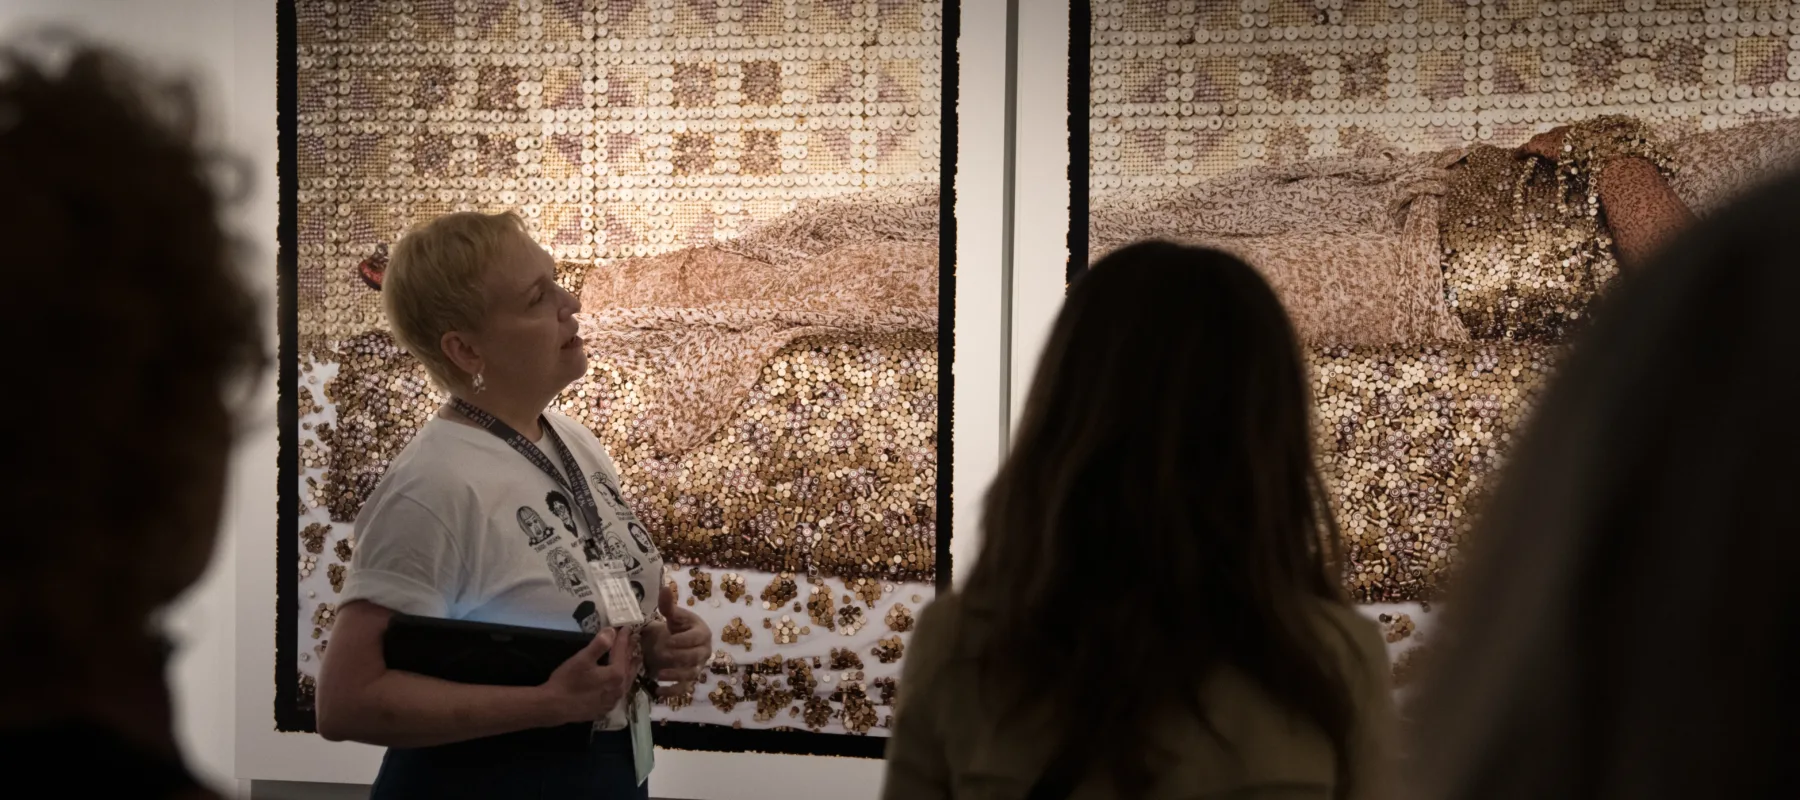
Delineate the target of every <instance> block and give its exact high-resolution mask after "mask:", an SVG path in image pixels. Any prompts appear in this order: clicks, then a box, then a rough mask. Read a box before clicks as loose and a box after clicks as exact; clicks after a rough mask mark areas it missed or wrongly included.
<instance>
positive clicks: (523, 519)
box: [515, 506, 556, 551]
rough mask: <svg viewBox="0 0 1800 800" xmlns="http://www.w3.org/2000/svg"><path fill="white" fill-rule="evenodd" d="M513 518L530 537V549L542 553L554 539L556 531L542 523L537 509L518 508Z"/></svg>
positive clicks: (529, 507) (542, 519) (542, 520)
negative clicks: (515, 518)
mask: <svg viewBox="0 0 1800 800" xmlns="http://www.w3.org/2000/svg"><path fill="white" fill-rule="evenodd" d="M515 516H516V517H517V518H518V520H519V527H520V528H521V529H522V530H524V531H525V535H526V536H528V537H530V540H531V541H530V544H531V549H533V550H538V551H542V550H543V549H544V548H545V547H546V546H548V545H549V543H550V542H551V540H553V539H555V538H556V529H555V528H552V527H550V526H549V525H547V524H545V523H544V518H543V517H541V516H539V515H538V512H537V509H534V508H532V507H531V506H519V511H518V513H517V514H516V515H515Z"/></svg>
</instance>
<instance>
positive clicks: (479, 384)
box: [470, 372, 487, 394]
mask: <svg viewBox="0 0 1800 800" xmlns="http://www.w3.org/2000/svg"><path fill="white" fill-rule="evenodd" d="M470 384H471V385H473V386H474V387H475V393H476V394H481V393H482V391H484V390H486V389H487V378H483V377H481V373H479V372H477V373H475V379H474V380H472V381H470Z"/></svg>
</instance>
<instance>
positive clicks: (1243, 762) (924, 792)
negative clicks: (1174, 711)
mask: <svg viewBox="0 0 1800 800" xmlns="http://www.w3.org/2000/svg"><path fill="white" fill-rule="evenodd" d="M1322 606H1323V607H1324V609H1325V611H1324V613H1323V614H1321V620H1322V621H1323V622H1325V623H1327V624H1325V625H1322V626H1321V629H1322V630H1321V635H1323V636H1324V637H1325V638H1326V640H1327V641H1329V642H1332V643H1333V644H1332V646H1331V649H1332V651H1333V652H1336V653H1338V654H1339V656H1340V657H1341V659H1342V662H1341V663H1342V665H1343V667H1344V668H1345V669H1346V674H1347V675H1348V676H1349V677H1350V679H1351V685H1352V691H1353V692H1354V693H1355V695H1356V702H1357V709H1358V720H1357V727H1356V729H1355V732H1354V735H1353V740H1352V742H1351V752H1350V753H1349V754H1348V756H1349V758H1350V759H1351V763H1352V775H1353V779H1354V781H1355V784H1354V793H1353V795H1352V797H1353V798H1355V800H1376V799H1377V798H1387V797H1391V795H1390V794H1388V791H1389V787H1390V783H1389V780H1390V779H1389V777H1388V773H1389V771H1390V770H1391V764H1390V761H1391V759H1392V754H1393V749H1392V747H1393V737H1392V725H1393V720H1392V714H1393V710H1392V702H1391V699H1390V698H1389V689H1388V678H1387V676H1388V662H1387V654H1386V645H1385V643H1384V642H1383V641H1382V637H1381V635H1380V631H1379V629H1378V628H1377V627H1376V625H1375V624H1374V622H1373V621H1371V620H1368V619H1366V618H1363V617H1362V616H1361V615H1359V614H1357V613H1356V611H1355V610H1354V609H1352V608H1348V607H1345V606H1341V605H1337V604H1322ZM983 616H984V615H983V614H982V613H981V612H980V611H979V610H978V609H970V608H969V607H968V605H967V604H966V602H965V601H964V599H963V598H961V597H960V596H958V595H956V594H954V593H947V594H945V595H942V596H940V597H939V599H938V600H937V601H936V602H935V603H933V604H932V605H931V606H929V607H928V608H927V609H926V610H925V611H924V612H923V613H922V614H921V615H920V618H919V623H918V626H917V628H916V629H915V631H914V633H913V638H912V641H911V643H910V644H909V646H908V648H907V657H906V664H905V666H904V667H903V669H902V675H901V682H900V695H899V699H898V701H897V702H898V707H897V709H896V712H895V719H894V730H893V735H892V738H890V739H889V742H888V752H887V757H888V769H887V778H886V782H885V784H884V787H883V793H882V796H883V798H884V799H885V800H922V799H923V798H950V797H956V798H990V797H992V798H1016V797H1020V796H1022V795H1023V794H1024V793H1025V791H1026V790H1027V789H1028V788H1029V787H1030V785H1031V783H1032V781H1034V780H1035V779H1036V778H1037V776H1038V774H1039V773H1040V772H1041V771H1042V770H1043V769H1044V767H1045V764H1046V761H1047V760H1048V758H1049V754H1050V749H1051V746H1052V745H1051V743H1050V742H1048V741H1046V740H1045V738H1044V737H1043V736H1041V735H1038V733H1037V731H1038V730H1041V728H1040V727H1038V726H1037V725H1036V724H1035V723H1034V721H1033V720H1031V719H1021V720H1000V719H996V718H994V717H993V715H992V714H991V709H990V708H989V707H988V706H987V705H986V704H984V703H983V702H982V698H981V696H980V692H979V690H978V676H977V673H976V664H975V662H974V659H973V657H972V656H973V652H974V645H975V644H976V643H977V642H978V641H979V637H980V636H981V635H982V634H983V630H984V626H985V625H986V621H985V620H984V619H983ZM1177 677H1178V676H1174V675H1168V674H1164V675H1162V676H1157V677H1156V678H1153V679H1175V678H1177ZM1196 681H1197V683H1196V685H1197V687H1198V690H1199V691H1201V692H1202V695H1203V703H1204V704H1205V707H1206V708H1207V709H1208V711H1209V717H1210V722H1211V723H1212V724H1213V727H1214V728H1215V729H1216V730H1218V732H1219V733H1220V734H1222V735H1223V736H1224V737H1225V739H1226V740H1227V741H1230V742H1231V743H1232V746H1231V747H1229V748H1227V747H1224V746H1222V745H1221V744H1220V742H1219V739H1218V738H1215V737H1213V736H1212V735H1211V734H1209V733H1207V731H1206V729H1205V727H1204V726H1202V725H1201V724H1200V723H1199V721H1198V720H1172V721H1170V722H1169V724H1167V725H1166V726H1164V730H1162V731H1159V733H1158V734H1157V735H1158V739H1159V740H1160V741H1163V742H1165V743H1167V744H1169V745H1170V746H1172V747H1173V748H1175V749H1176V750H1177V751H1178V752H1180V753H1182V754H1183V757H1182V759H1181V763H1180V765H1179V766H1178V767H1177V768H1176V769H1175V770H1174V771H1173V772H1172V773H1170V774H1168V775H1165V776H1164V777H1163V779H1162V781H1161V783H1160V784H1159V786H1158V787H1157V788H1156V790H1155V791H1154V792H1153V794H1152V795H1151V797H1150V798H1148V799H1147V800H1177V799H1179V800H1190V799H1191V798H1206V797H1227V796H1229V797H1232V798H1234V799H1236V800H1256V799H1260V798H1269V799H1271V800H1272V799H1273V798H1282V799H1283V800H1287V799H1289V798H1293V799H1295V800H1299V799H1300V798H1321V799H1323V798H1329V797H1331V796H1332V789H1333V787H1334V785H1335V774H1336V764H1337V754H1336V753H1335V751H1334V749H1333V748H1332V747H1331V745H1330V743H1329V741H1328V740H1327V739H1326V737H1325V736H1324V734H1323V733H1322V732H1320V731H1319V730H1318V729H1317V728H1316V726H1313V725H1311V724H1310V723H1307V722H1305V721H1303V720H1300V719H1298V718H1296V717H1295V716H1294V715H1292V714H1290V713H1288V712H1286V711H1285V710H1283V709H1282V708H1281V707H1280V706H1279V705H1278V704H1276V703H1275V702H1274V700H1273V699H1272V698H1270V697H1269V696H1268V695H1267V694H1266V693H1265V692H1264V691H1263V690H1262V689H1261V688H1260V687H1259V686H1258V685H1257V684H1255V683H1254V682H1253V681H1251V680H1250V678H1249V677H1248V676H1246V675H1243V674H1242V673H1239V672H1237V671H1236V670H1232V669H1222V670H1220V671H1219V672H1218V673H1217V674H1215V675H1212V676H1209V677H1207V678H1206V679H1204V680H1201V679H1199V677H1198V676H1196ZM1095 702H1097V703H1098V702H1105V697H1104V696H1103V692H1102V691H1101V690H1096V693H1095ZM1110 797H1112V793H1111V791H1110V789H1109V788H1108V787H1107V786H1105V785H1104V784H1103V782H1099V781H1090V782H1088V784H1086V785H1083V786H1082V787H1080V789H1079V790H1078V791H1077V792H1076V793H1075V795H1074V798H1076V800H1086V799H1087V798H1096V799H1098V798H1110Z"/></svg>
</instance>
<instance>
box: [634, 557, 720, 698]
mask: <svg viewBox="0 0 1800 800" xmlns="http://www.w3.org/2000/svg"><path fill="white" fill-rule="evenodd" d="M657 608H658V610H660V611H662V615H663V621H662V622H658V623H655V624H653V625H648V626H645V628H644V663H645V666H646V667H647V668H648V669H649V671H650V677H652V678H654V679H655V680H656V681H657V682H658V683H662V684H673V685H665V686H660V687H658V688H657V691H656V694H657V696H658V697H676V696H680V695H684V694H687V693H688V692H691V691H693V689H694V683H695V682H696V681H698V680H699V679H700V670H701V668H702V667H704V666H705V665H706V659H707V657H708V656H711V655H712V638H713V632H712V628H709V627H707V625H706V620H703V619H701V618H700V615H699V614H695V613H694V612H692V611H689V610H687V609H685V608H681V607H679V606H677V605H675V590H674V589H673V588H671V587H670V586H669V585H668V584H666V583H665V584H663V587H662V594H661V595H660V596H659V597H658V598H657Z"/></svg>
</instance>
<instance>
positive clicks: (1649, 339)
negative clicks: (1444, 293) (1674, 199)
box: [1415, 176, 1800, 798]
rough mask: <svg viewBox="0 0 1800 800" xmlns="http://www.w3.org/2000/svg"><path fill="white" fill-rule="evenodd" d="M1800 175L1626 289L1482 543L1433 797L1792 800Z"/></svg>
mask: <svg viewBox="0 0 1800 800" xmlns="http://www.w3.org/2000/svg"><path fill="white" fill-rule="evenodd" d="M1796 232H1800V176H1797V177H1794V178H1789V179H1787V180H1785V181H1782V182H1780V183H1778V184H1776V185H1772V186H1767V187H1764V188H1762V189H1761V190H1759V191H1757V192H1754V193H1753V194H1751V195H1749V196H1748V197H1746V198H1744V199H1743V200H1741V201H1740V202H1737V203H1735V204H1734V205H1733V206H1731V207H1728V208H1726V209H1724V210H1721V211H1720V212H1718V213H1716V214H1715V215H1713V216H1712V217H1710V218H1709V219H1708V220H1707V221H1706V222H1704V223H1702V224H1701V225H1700V226H1699V227H1697V228H1696V229H1694V230H1692V231H1690V232H1689V233H1688V234H1687V235H1686V236H1684V237H1683V238H1682V239H1680V240H1678V241H1677V242H1675V243H1673V244H1672V245H1671V246H1670V247H1669V248H1668V249H1667V250H1665V251H1664V253H1663V254H1662V255H1661V256H1660V257H1659V260H1658V261H1657V262H1656V263H1654V264H1652V265H1651V266H1649V267H1647V268H1646V269H1645V270H1642V271H1641V272H1633V273H1628V274H1627V275H1625V276H1624V277H1623V278H1622V279H1621V280H1620V282H1619V284H1618V285H1617V286H1616V287H1615V288H1614V289H1613V290H1612V292H1611V293H1610V295H1609V296H1608V297H1607V298H1606V299H1605V300H1603V301H1602V304H1601V306H1600V307H1599V308H1598V309H1596V312H1595V318H1594V324H1593V327H1592V328H1591V329H1589V330H1588V331H1587V332H1586V333H1585V334H1584V335H1583V336H1582V337H1580V338H1579V339H1578V340H1577V341H1576V343H1575V344H1574V347H1573V350H1572V353H1571V355H1570V357H1569V359H1568V360H1567V361H1566V362H1565V363H1564V365H1563V367H1562V368H1561V371H1560V372H1559V374H1558V375H1557V376H1556V377H1555V378H1554V379H1553V381H1552V383H1551V386H1550V387H1549V389H1548V390H1547V391H1546V394H1545V396H1544V398H1543V401H1542V403H1541V404H1540V406H1539V408H1538V411H1537V412H1536V413H1535V414H1534V416H1533V418H1532V419H1531V420H1530V422H1529V423H1528V424H1527V426H1526V428H1525V430H1524V432H1523V434H1522V438H1521V440H1520V443H1519V445H1518V448H1517V450H1516V451H1515V452H1514V453H1513V454H1512V456H1511V461H1510V464H1509V465H1508V467H1507V468H1506V470H1505V472H1504V474H1503V476H1502V479H1501V482H1500V485H1499V487H1498V489H1497V491H1496V494H1495V497H1494V501H1493V503H1492V506H1491V508H1490V509H1489V510H1488V511H1487V512H1486V513H1485V514H1484V517H1483V519H1482V520H1481V522H1480V523H1479V524H1478V526H1477V531H1476V534H1477V535H1476V536H1475V538H1474V539H1473V541H1472V543H1471V548H1472V549H1471V553H1470V555H1469V558H1468V569H1467V572H1466V574H1465V576H1464V578H1463V581H1462V583H1461V585H1460V586H1459V587H1458V589H1457V594H1456V596H1455V597H1456V601H1455V602H1454V603H1452V604H1451V605H1450V609H1449V615H1448V617H1447V619H1446V620H1445V623H1444V632H1443V634H1442V635H1443V636H1444V637H1445V638H1444V639H1443V642H1442V651H1441V652H1439V653H1438V654H1437V656H1436V658H1435V659H1434V663H1433V665H1432V666H1433V671H1432V674H1431V676H1430V679H1429V680H1428V681H1427V685H1426V687H1425V689H1424V694H1423V695H1422V696H1421V697H1420V699H1419V701H1418V703H1417V708H1418V709H1419V713H1420V715H1421V716H1420V730H1419V732H1420V733H1421V734H1422V735H1421V739H1420V741H1419V742H1418V746H1417V748H1416V750H1415V755H1416V756H1417V757H1416V758H1415V761H1417V762H1418V764H1419V766H1420V768H1421V775H1420V776H1419V780H1420V784H1419V788H1420V789H1421V790H1422V791H1421V794H1420V796H1421V797H1431V798H1488V797H1492V798H1501V797H1506V798H1511V797H1551V796H1556V797H1600V798H1605V797H1630V798H1691V797H1776V796H1785V795H1787V794H1790V793H1792V792H1793V791H1794V788H1793V787H1794V781H1793V780H1792V768H1791V767H1790V766H1788V765H1789V764H1791V761H1790V759H1791V756H1792V753H1791V752H1789V751H1790V750H1791V749H1792V746H1793V743H1794V742H1795V741H1796V740H1797V739H1800V721H1797V720H1800V717H1796V716H1795V713H1794V710H1793V709H1795V708H1796V707H1800V694H1797V693H1796V690H1795V688H1794V687H1795V682H1794V680H1793V677H1792V675H1791V674H1790V673H1791V671H1792V657H1793V656H1792V654H1794V653H1796V652H1800V581H1796V580H1795V579H1794V570H1795V569H1796V566H1797V565H1800V521H1797V518H1796V517H1795V515H1794V512H1793V509H1792V507H1791V505H1790V498H1792V497H1793V495H1794V491H1795V487H1796V486H1800V460H1797V456H1796V454H1797V453H1800V419H1797V418H1796V415H1795V412H1794V409H1793V404H1794V402H1795V398H1796V397H1800V359H1797V358H1796V354H1797V353H1800V324H1797V323H1796V319H1797V318H1800V317H1797V315H1796V313H1795V309H1796V304H1797V303H1800V242H1797V241H1796V240H1795V236H1796Z"/></svg>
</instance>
